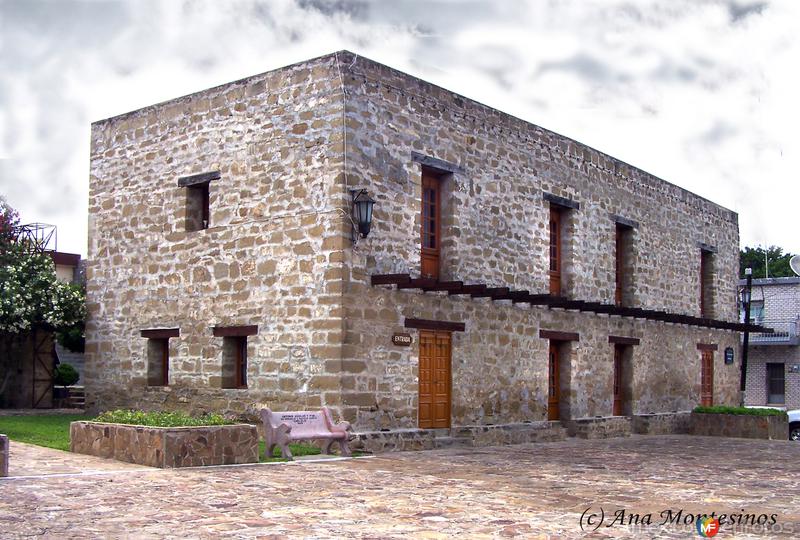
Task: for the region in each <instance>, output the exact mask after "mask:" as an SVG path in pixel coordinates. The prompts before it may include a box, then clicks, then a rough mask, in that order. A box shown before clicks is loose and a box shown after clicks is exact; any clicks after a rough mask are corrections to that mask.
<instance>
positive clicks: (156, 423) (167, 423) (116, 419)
mask: <svg viewBox="0 0 800 540" xmlns="http://www.w3.org/2000/svg"><path fill="white" fill-rule="evenodd" d="M94 421H95V422H107V423H109V424H129V425H133V426H152V427H186V426H223V425H228V424H235V423H236V422H232V421H230V420H227V419H225V417H223V416H222V415H220V414H214V413H209V414H207V415H206V416H199V417H198V416H189V415H188V414H186V413H182V412H166V411H154V412H145V411H126V410H116V411H106V412H103V413H100V414H99V415H98V416H97V418H95V419H94Z"/></svg>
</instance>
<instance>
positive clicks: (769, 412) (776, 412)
mask: <svg viewBox="0 0 800 540" xmlns="http://www.w3.org/2000/svg"><path fill="white" fill-rule="evenodd" d="M693 412H696V413H705V414H748V415H750V416H783V417H786V412H784V411H782V410H780V409H749V408H747V407H729V406H727V405H714V406H713V407H704V406H702V405H701V406H698V407H695V408H694V411H693Z"/></svg>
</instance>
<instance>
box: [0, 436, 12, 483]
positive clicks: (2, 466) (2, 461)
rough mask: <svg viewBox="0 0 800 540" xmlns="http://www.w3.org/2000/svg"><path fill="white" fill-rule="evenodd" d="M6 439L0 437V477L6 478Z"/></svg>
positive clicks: (7, 449)
mask: <svg viewBox="0 0 800 540" xmlns="http://www.w3.org/2000/svg"><path fill="white" fill-rule="evenodd" d="M9 452H10V451H9V446H8V437H7V436H5V435H0V476H8V454H9Z"/></svg>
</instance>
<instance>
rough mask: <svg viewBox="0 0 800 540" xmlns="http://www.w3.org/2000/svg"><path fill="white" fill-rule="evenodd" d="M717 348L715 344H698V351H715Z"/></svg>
mask: <svg viewBox="0 0 800 540" xmlns="http://www.w3.org/2000/svg"><path fill="white" fill-rule="evenodd" d="M718 348H719V346H718V345H717V344H716V343H698V344H697V350H698V351H716V350H717V349H718Z"/></svg>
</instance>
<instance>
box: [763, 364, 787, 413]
mask: <svg viewBox="0 0 800 540" xmlns="http://www.w3.org/2000/svg"><path fill="white" fill-rule="evenodd" d="M784 403H786V375H785V370H784V365H783V364H772V363H770V364H767V404H769V405H783V404H784Z"/></svg>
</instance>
